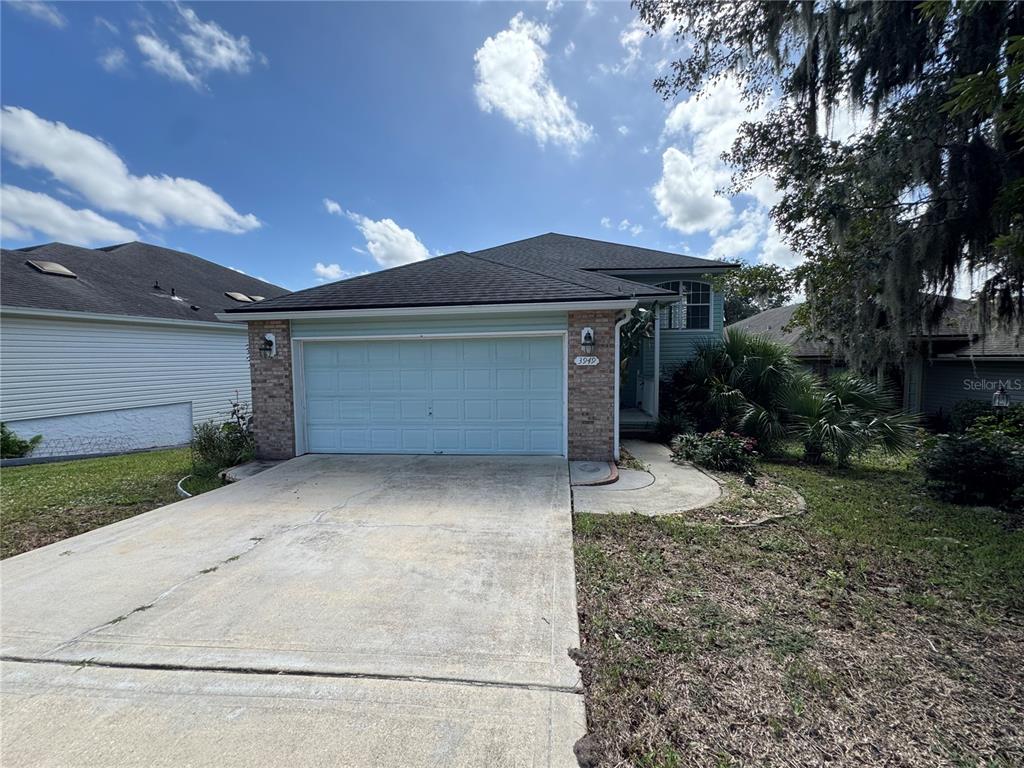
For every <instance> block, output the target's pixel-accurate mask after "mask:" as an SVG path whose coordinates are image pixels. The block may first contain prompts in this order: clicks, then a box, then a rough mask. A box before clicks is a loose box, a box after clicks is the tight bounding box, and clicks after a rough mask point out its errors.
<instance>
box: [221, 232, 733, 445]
mask: <svg viewBox="0 0 1024 768" xmlns="http://www.w3.org/2000/svg"><path fill="white" fill-rule="evenodd" d="M728 268H730V265H724V264H722V263H720V262H717V261H710V260H705V259H697V258H692V257H689V256H680V255H678V254H673V253H665V252H662V251H654V250H649V249H645V248H636V247H633V246H629V245H618V244H615V243H606V242H601V241H596V240H588V239H585V238H580V237H569V236H566V235H558V234H547V235H541V236H539V237H533V238H529V239H527V240H521V241H518V242H514V243H509V244H507V245H502V246H498V247H495V248H488V249H486V250H482V251H476V252H474V253H466V252H463V251H460V252H457V253H451V254H448V255H446V256H438V257H436V258H432V259H427V260H425V261H419V262H415V263H413V264H408V265H405V266H402V267H396V268H394V269H389V270H385V271H382V272H375V273H372V274H368V275H363V276H360V277H355V278H352V279H349V280H344V281H341V282H337V283H331V284H328V285H321V286H317V287H315V288H309V289H307V290H304V291H298V292H296V293H292V294H289V295H287V296H283V297H281V298H278V299H274V300H267V301H265V302H263V303H261V304H260V305H259V306H244V307H243V306H239V307H233V308H231V309H229V310H228V311H227V312H224V313H221V314H219V315H218V317H220V318H221V319H223V320H233V321H238V322H247V323H248V327H249V338H250V358H251V360H252V381H253V410H254V424H255V430H256V445H257V453H258V454H259V455H260V456H263V457H266V458H284V457H290V456H295V455H298V454H303V453H427V454H430V453H464V454H483V453H502V454H555V455H564V456H568V457H569V458H571V459H600V460H606V459H611V458H612V456H613V455H616V454H617V452H618V428H619V405H620V403H619V400H620V395H621V397H622V405H623V406H626V407H627V408H628V411H629V412H635V411H637V408H636V407H637V406H642V408H643V409H644V411H643V412H641V413H640V417H641V418H643V419H646V420H648V421H650V420H652V419H653V418H655V417H656V415H657V408H658V380H659V376H658V375H656V374H655V372H658V371H660V372H662V373H666V372H668V371H670V370H673V369H674V368H675V367H676V366H678V365H679V364H680V363H681V362H683V361H685V360H686V359H688V358H689V356H690V355H691V353H692V349H693V346H694V343H695V342H696V341H697V340H699V339H701V338H707V337H717V336H718V335H719V334H720V333H721V328H722V301H721V297H720V296H718V295H717V294H715V293H714V291H713V290H712V289H711V286H710V285H709V284H708V283H707V282H706V281H704V280H702V276H704V275H706V274H709V273H712V272H716V271H721V270H723V269H728ZM657 286H662V287H657ZM659 305H660V306H662V307H664V309H663V310H662V312H660V313H657V314H656V316H657V315H660V316H661V317H660V321H658V322H655V323H654V328H653V332H652V334H651V338H650V340H649V341H648V342H647V343H646V344H645V349H644V351H643V353H642V355H640V356H638V358H637V360H636V361H635V363H634V370H633V371H632V377H623V378H625V379H626V381H627V389H628V391H626V392H623V393H620V390H619V381H620V376H619V375H618V368H619V365H618V363H619V347H620V345H619V338H620V333H621V327H622V326H623V325H624V324H625V323H626V322H627V321H628V319H629V313H630V311H631V310H632V309H634V308H635V307H637V306H642V307H646V308H648V309H651V308H654V307H655V306H659ZM661 320H663V321H664V322H661Z"/></svg>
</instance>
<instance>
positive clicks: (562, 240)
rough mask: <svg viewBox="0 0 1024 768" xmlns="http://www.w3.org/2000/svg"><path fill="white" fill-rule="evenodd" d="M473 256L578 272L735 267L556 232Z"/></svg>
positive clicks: (713, 261) (499, 246) (518, 241)
mask: <svg viewBox="0 0 1024 768" xmlns="http://www.w3.org/2000/svg"><path fill="white" fill-rule="evenodd" d="M473 255H474V256H482V257H486V258H498V259H501V260H502V261H506V262H517V261H533V260H535V259H544V260H545V261H549V262H552V261H554V262H559V263H561V264H565V265H566V266H569V267H575V268H577V269H586V270H597V271H605V272H629V271H631V270H647V269H666V270H671V269H684V270H691V269H694V268H699V267H703V268H705V269H722V268H731V267H735V266H737V265H735V264H726V263H724V262H721V261H715V260H713V259H699V258H697V257H696V256H683V255H681V254H678V253H669V252H668V251H655V250H652V249H650V248H638V247H637V246H635V245H624V244H622V243H611V242H607V241H605V240H591V239H590V238H588V237H576V236H574V235H562V234H559V233H557V232H548V233H547V234H546V235H537V236H536V237H528V238H526V239H525V240H517V241H515V242H513V243H506V244H505V245H498V246H495V247H493V248H486V249H484V250H482V251H474V252H473Z"/></svg>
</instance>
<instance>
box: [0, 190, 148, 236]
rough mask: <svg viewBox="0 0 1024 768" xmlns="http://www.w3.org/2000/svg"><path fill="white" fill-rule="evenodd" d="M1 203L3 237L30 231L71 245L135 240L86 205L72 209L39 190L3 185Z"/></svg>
mask: <svg viewBox="0 0 1024 768" xmlns="http://www.w3.org/2000/svg"><path fill="white" fill-rule="evenodd" d="M0 203H2V205H0V222H2V223H0V234H2V236H3V237H4V238H10V239H16V240H28V239H29V238H30V237H33V236H34V235H33V233H40V234H42V235H43V236H45V237H48V238H52V239H54V240H60V241H62V242H66V243H71V244H73V245H92V244H94V243H107V244H109V243H121V242H125V241H126V240H136V239H138V235H136V234H135V233H134V232H133V231H132V230H130V229H128V228H126V227H122V226H121V225H120V224H118V223H117V222H116V221H111V220H110V219H106V218H104V217H103V216H100V215H99V214H98V213H96V212H95V211H90V210H88V209H85V208H81V209H76V208H72V207H71V206H69V205H66V204H65V203H62V202H61V201H60V200H57V199H55V198H52V197H50V196H49V195H45V194H43V193H41V192H30V191H29V190H27V189H22V188H21V187H15V186H11V185H10V184H4V185H3V191H2V196H0Z"/></svg>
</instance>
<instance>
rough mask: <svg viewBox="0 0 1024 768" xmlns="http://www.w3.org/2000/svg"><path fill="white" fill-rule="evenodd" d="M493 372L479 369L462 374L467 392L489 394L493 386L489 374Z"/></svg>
mask: <svg viewBox="0 0 1024 768" xmlns="http://www.w3.org/2000/svg"><path fill="white" fill-rule="evenodd" d="M492 373H493V371H490V370H481V369H476V368H474V369H468V370H466V371H465V372H464V373H463V374H462V379H463V381H465V382H466V389H467V390H473V389H475V390H481V391H486V392H489V391H490V390H492V389H494V384H493V383H492V382H491V374H492Z"/></svg>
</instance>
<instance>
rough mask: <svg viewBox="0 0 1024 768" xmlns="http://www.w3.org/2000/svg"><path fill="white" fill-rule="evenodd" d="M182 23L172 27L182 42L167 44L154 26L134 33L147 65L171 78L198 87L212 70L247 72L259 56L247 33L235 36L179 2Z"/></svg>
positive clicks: (179, 16) (199, 87) (261, 56)
mask: <svg viewBox="0 0 1024 768" xmlns="http://www.w3.org/2000/svg"><path fill="white" fill-rule="evenodd" d="M175 7H176V8H177V11H178V21H179V24H178V25H176V27H175V28H174V29H173V30H172V32H173V34H174V35H175V36H177V38H178V43H179V44H173V43H168V42H167V41H166V40H164V38H162V37H161V36H160V34H158V33H157V32H156V31H155V30H154V29H152V28H150V29H148V30H147V31H146V33H144V34H137V35H136V36H135V44H136V45H137V46H138V48H139V51H140V52H141V53H142V55H143V57H144V58H145V63H146V66H148V67H149V68H151V69H153V70H154V71H156V72H159V73H160V74H162V75H165V76H167V77H169V78H171V79H172V80H178V81H180V82H183V83H188V84H189V85H191V86H192V87H193V88H195V89H197V90H199V89H201V88H203V87H204V84H205V78H206V76H207V75H208V74H210V73H211V72H233V73H235V74H239V75H244V74H247V73H248V72H249V71H250V70H251V69H252V63H253V61H254V60H256V58H257V57H258V58H259V59H260V61H262V62H263V63H264V64H265V63H266V57H265V56H263V55H262V54H257V53H255V52H254V51H253V49H252V44H251V43H250V42H249V38H248V37H246V36H245V35H241V36H239V37H235V36H234V35H232V34H231V33H230V32H228V31H226V30H225V29H224V28H223V27H221V26H220V25H219V24H218V23H217V22H215V21H203V20H202V19H200V18H199V15H198V14H197V13H196V12H195V11H193V10H192V9H191V8H189V7H187V6H184V5H178V6H175Z"/></svg>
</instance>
